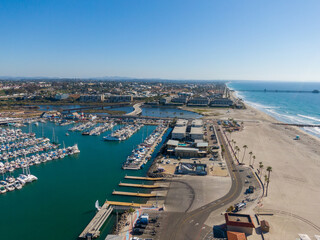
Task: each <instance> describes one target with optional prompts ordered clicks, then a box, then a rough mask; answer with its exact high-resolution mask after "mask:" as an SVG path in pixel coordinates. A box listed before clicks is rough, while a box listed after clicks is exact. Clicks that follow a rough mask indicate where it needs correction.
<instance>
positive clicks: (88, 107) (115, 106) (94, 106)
mask: <svg viewBox="0 0 320 240" xmlns="http://www.w3.org/2000/svg"><path fill="white" fill-rule="evenodd" d="M129 105H130V103H121V104H117V105H103V106H101V105H92V106H85V107H79V108H69V109H63V110H62V113H71V112H81V111H83V110H89V109H105V108H107V109H109V108H110V109H112V108H118V107H126V106H129Z"/></svg>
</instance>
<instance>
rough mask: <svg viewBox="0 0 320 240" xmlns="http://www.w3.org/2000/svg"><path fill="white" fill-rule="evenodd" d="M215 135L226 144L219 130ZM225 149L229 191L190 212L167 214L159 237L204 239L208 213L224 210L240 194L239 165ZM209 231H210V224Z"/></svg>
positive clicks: (184, 239)
mask: <svg viewBox="0 0 320 240" xmlns="http://www.w3.org/2000/svg"><path fill="white" fill-rule="evenodd" d="M217 136H218V138H219V141H220V143H221V144H223V145H224V146H227V143H226V141H225V139H224V137H222V133H221V132H220V131H217ZM225 149H226V151H225V153H224V154H225V159H226V163H227V165H228V169H229V171H230V176H231V179H232V186H231V188H230V191H229V192H228V193H227V194H226V195H225V196H224V197H222V198H220V199H217V200H215V201H213V202H211V203H209V204H207V205H204V206H202V207H201V208H198V209H196V210H194V211H192V212H188V213H170V214H169V216H168V221H169V224H168V225H167V228H166V231H165V232H163V233H162V234H161V236H160V239H166V240H167V239H170V240H186V239H190V240H191V239H192V240H196V239H204V237H205V236H206V235H207V234H208V227H207V226H205V225H204V222H205V221H206V220H207V218H208V217H209V215H210V213H211V212H213V211H216V210H218V209H220V208H221V211H225V209H226V208H227V207H228V206H229V204H230V203H231V202H233V201H235V200H236V199H237V198H238V197H239V196H240V194H241V193H242V187H243V181H242V179H241V176H240V174H239V172H238V171H237V169H239V168H240V167H238V166H236V165H234V164H233V161H232V156H231V153H230V151H229V150H228V148H227V147H225ZM210 231H212V226H211V229H210Z"/></svg>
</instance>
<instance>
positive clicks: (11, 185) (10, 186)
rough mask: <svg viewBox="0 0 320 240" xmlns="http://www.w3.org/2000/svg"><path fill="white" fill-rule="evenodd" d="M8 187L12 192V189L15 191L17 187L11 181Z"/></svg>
mask: <svg viewBox="0 0 320 240" xmlns="http://www.w3.org/2000/svg"><path fill="white" fill-rule="evenodd" d="M6 189H7V190H8V191H9V192H10V191H13V190H14V189H15V187H14V185H13V183H11V184H8V185H7V186H6Z"/></svg>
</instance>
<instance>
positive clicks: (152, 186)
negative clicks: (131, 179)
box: [119, 183, 161, 188]
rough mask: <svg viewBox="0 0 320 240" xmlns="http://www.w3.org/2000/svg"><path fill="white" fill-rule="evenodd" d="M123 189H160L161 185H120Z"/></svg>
mask: <svg viewBox="0 0 320 240" xmlns="http://www.w3.org/2000/svg"><path fill="white" fill-rule="evenodd" d="M119 186H121V187H136V188H160V187H161V186H160V185H157V184H153V185H145V184H134V183H119Z"/></svg>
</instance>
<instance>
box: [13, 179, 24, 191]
mask: <svg viewBox="0 0 320 240" xmlns="http://www.w3.org/2000/svg"><path fill="white" fill-rule="evenodd" d="M13 185H14V187H15V188H16V189H18V190H20V189H22V184H21V182H19V181H15V182H14V184H13Z"/></svg>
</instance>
